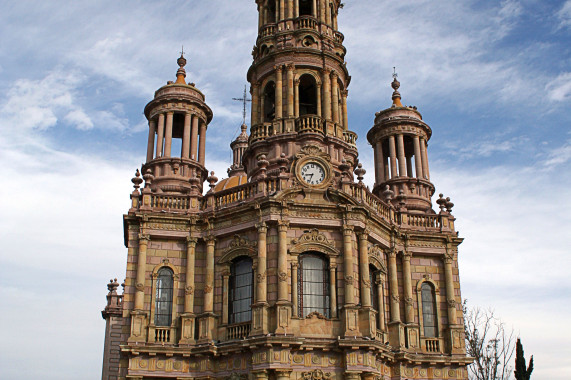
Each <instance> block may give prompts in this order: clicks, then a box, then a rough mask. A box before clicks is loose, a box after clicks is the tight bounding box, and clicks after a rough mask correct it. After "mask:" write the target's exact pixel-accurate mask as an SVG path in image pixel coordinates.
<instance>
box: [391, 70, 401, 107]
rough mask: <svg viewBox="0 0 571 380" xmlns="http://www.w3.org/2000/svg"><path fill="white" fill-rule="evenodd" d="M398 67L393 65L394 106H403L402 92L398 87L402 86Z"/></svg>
mask: <svg viewBox="0 0 571 380" xmlns="http://www.w3.org/2000/svg"><path fill="white" fill-rule="evenodd" d="M396 70H397V69H396V67H393V83H391V87H392V88H393V90H394V92H393V107H402V106H403V105H402V103H401V101H400V100H401V97H400V92H399V91H398V89H399V88H400V82H399V81H398V79H397V77H398V74H397V71H396Z"/></svg>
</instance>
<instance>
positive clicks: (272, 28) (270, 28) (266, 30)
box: [260, 24, 276, 37]
mask: <svg viewBox="0 0 571 380" xmlns="http://www.w3.org/2000/svg"><path fill="white" fill-rule="evenodd" d="M275 32H276V24H268V25H264V26H263V27H262V30H261V31H260V36H261V37H267V36H271V35H272V34H274V33H275Z"/></svg>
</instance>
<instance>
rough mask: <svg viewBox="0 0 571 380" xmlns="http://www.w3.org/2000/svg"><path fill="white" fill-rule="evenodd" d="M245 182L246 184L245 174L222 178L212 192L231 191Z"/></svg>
mask: <svg viewBox="0 0 571 380" xmlns="http://www.w3.org/2000/svg"><path fill="white" fill-rule="evenodd" d="M247 182H248V177H247V176H246V173H243V174H240V175H235V176H232V177H229V178H224V179H223V180H221V181H220V182H218V183H217V184H216V186H214V191H222V190H227V189H231V188H233V187H236V186H240V185H243V184H245V183H247Z"/></svg>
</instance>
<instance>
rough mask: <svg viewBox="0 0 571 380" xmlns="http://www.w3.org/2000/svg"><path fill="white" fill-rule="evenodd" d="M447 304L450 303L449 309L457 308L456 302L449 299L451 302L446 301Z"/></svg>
mask: <svg viewBox="0 0 571 380" xmlns="http://www.w3.org/2000/svg"><path fill="white" fill-rule="evenodd" d="M446 302H448V307H456V300H454V299H449V300H446Z"/></svg>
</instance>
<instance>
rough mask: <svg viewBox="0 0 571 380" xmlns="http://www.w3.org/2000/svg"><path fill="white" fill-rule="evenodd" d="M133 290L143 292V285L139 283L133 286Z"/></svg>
mask: <svg viewBox="0 0 571 380" xmlns="http://www.w3.org/2000/svg"><path fill="white" fill-rule="evenodd" d="M135 289H137V291H139V292H142V291H144V290H145V285H143V284H141V283H140V282H139V283H138V284H137V285H135Z"/></svg>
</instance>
